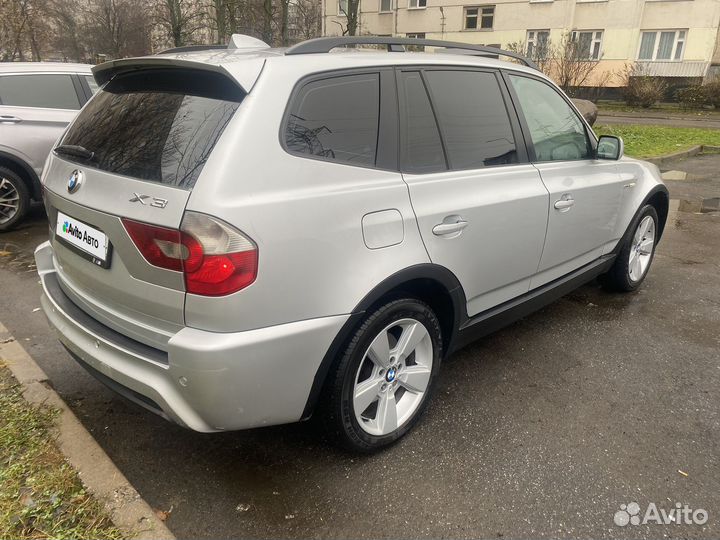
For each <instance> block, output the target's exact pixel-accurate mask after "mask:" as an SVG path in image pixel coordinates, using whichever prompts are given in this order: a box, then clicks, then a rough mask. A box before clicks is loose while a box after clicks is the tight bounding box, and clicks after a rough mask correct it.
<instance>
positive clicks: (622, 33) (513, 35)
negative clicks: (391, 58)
mask: <svg viewBox="0 0 720 540" xmlns="http://www.w3.org/2000/svg"><path fill="white" fill-rule="evenodd" d="M463 2H466V3H463ZM322 10H323V29H322V30H323V35H341V34H342V33H343V29H344V28H345V27H344V25H345V24H346V18H345V16H344V13H345V12H346V11H347V0H323V6H322ZM358 20H359V30H358V32H357V33H358V34H372V35H386V36H390V35H392V36H408V37H426V38H428V39H445V40H451V41H462V42H466V43H477V44H484V45H494V46H501V47H507V46H508V44H511V43H522V44H523V46H524V47H525V49H526V53H527V54H528V55H533V54H538V53H540V54H542V51H543V50H546V49H547V48H548V47H547V44H548V43H552V44H558V43H560V42H561V40H562V38H563V36H564V35H570V36H572V38H573V39H576V40H578V41H579V43H580V46H581V47H580V48H581V50H582V51H583V54H585V55H587V58H588V59H591V60H597V61H599V65H598V68H597V69H596V71H595V73H594V75H593V82H591V83H590V84H603V85H605V86H610V87H612V86H618V85H620V84H622V81H621V78H620V77H618V76H617V74H618V73H620V72H622V71H623V69H624V67H625V66H626V65H627V64H629V63H633V62H640V63H641V64H642V65H643V67H644V71H645V72H646V73H647V74H650V75H655V76H660V77H668V78H674V79H677V80H678V82H680V80H684V81H697V80H699V79H701V78H704V77H712V76H715V75H720V32H719V29H720V0H495V1H493V2H490V1H488V2H482V1H481V2H479V3H478V2H477V1H476V0H360V9H359V17H358Z"/></svg>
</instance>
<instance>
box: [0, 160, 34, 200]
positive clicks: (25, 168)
mask: <svg viewBox="0 0 720 540" xmlns="http://www.w3.org/2000/svg"><path fill="white" fill-rule="evenodd" d="M0 159H6V160H8V161H11V162H13V163H14V164H15V165H16V166H17V167H19V168H20V169H22V171H23V172H24V173H25V174H26V175H27V177H28V178H29V179H30V185H28V190H29V191H30V195H31V196H32V198H33V199H34V200H36V201H39V200H40V199H42V192H41V186H40V178H38V175H37V174H36V173H35V170H34V169H33V168H32V167H31V166H30V165H28V164H27V163H26V162H25V160H23V159H21V158H19V157H17V156H16V155H14V154H11V153H9V152H5V151H2V150H0Z"/></svg>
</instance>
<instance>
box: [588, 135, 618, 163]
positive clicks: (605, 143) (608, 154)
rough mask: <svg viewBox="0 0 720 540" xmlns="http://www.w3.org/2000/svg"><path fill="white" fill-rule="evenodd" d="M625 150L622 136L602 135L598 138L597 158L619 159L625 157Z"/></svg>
mask: <svg viewBox="0 0 720 540" xmlns="http://www.w3.org/2000/svg"><path fill="white" fill-rule="evenodd" d="M624 152H625V143H623V140H622V137H616V136H615V135H602V136H601V137H600V139H599V140H598V145H597V152H596V153H595V156H596V157H597V159H610V160H618V159H620V158H621V157H623V153H624Z"/></svg>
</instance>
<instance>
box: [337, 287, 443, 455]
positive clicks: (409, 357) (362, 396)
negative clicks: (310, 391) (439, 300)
mask: <svg viewBox="0 0 720 540" xmlns="http://www.w3.org/2000/svg"><path fill="white" fill-rule="evenodd" d="M418 325H419V326H418ZM383 336H384V337H383ZM383 343H385V344H386V346H385V345H383ZM403 343H405V344H407V347H402V345H403ZM401 348H405V351H404V353H405V354H398V353H399V352H400V351H399V349H401ZM383 351H384V352H383ZM409 351H411V352H409ZM379 357H382V359H381V360H380V359H378V358H379ZM441 358H442V336H441V331H440V323H439V321H438V319H437V316H436V315H435V313H434V312H433V311H432V309H430V307H429V306H428V305H427V304H425V303H423V302H421V301H419V300H416V299H412V298H403V299H399V300H393V301H391V302H388V303H386V304H385V305H383V306H382V307H380V308H379V309H377V310H376V311H374V312H372V313H371V314H370V315H369V316H368V317H367V318H366V319H365V320H364V321H363V323H362V325H361V326H360V328H358V330H357V331H356V332H355V333H354V335H353V336H352V338H351V339H350V342H349V344H348V346H347V348H346V349H345V351H344V353H343V354H342V356H341V357H340V359H339V361H338V362H337V363H336V365H335V366H334V368H333V370H332V371H331V373H330V378H329V384H328V386H326V392H325V396H324V397H325V403H324V407H323V408H324V409H325V410H324V411H323V413H324V419H325V427H326V429H327V430H328V431H329V432H330V434H331V435H332V436H333V439H334V441H335V442H337V443H339V444H340V445H342V446H344V447H345V448H347V449H349V450H351V451H354V452H363V453H370V452H374V451H377V450H379V449H381V448H383V447H386V446H388V445H390V444H392V443H394V442H395V441H397V440H398V439H400V438H401V437H403V436H404V435H405V434H406V433H407V432H408V431H410V430H411V429H412V427H413V426H414V425H415V424H416V423H417V421H418V420H419V418H420V417H421V416H422V413H423V412H424V410H425V408H426V407H427V404H428V402H429V400H430V396H431V394H432V390H433V388H434V386H435V381H436V379H437V374H438V372H439V370H440V361H441ZM366 377H367V378H366ZM425 381H426V385H425V386H424V388H423V385H424V384H425ZM413 385H414V386H413ZM410 389H412V391H411V390H410ZM356 396H357V399H356ZM366 403H367V406H366ZM392 407H394V409H393V408H392ZM360 408H362V409H363V410H358V409H360ZM373 409H374V411H373ZM393 411H394V413H393ZM373 412H374V414H373ZM393 417H394V418H395V423H394V424H393Z"/></svg>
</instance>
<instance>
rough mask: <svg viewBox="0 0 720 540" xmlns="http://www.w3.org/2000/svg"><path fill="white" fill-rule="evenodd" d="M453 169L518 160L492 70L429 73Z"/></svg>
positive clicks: (431, 88)
mask: <svg viewBox="0 0 720 540" xmlns="http://www.w3.org/2000/svg"><path fill="white" fill-rule="evenodd" d="M426 75H427V80H428V85H429V86H430V93H431V94H432V98H433V103H434V105H435V112H436V113H437V116H438V122H439V123H440V126H441V128H442V131H443V136H444V137H445V147H446V150H447V153H448V160H449V161H450V167H451V168H452V169H478V168H480V167H488V166H492V165H504V164H507V163H516V162H517V152H516V148H515V139H514V138H513V134H512V129H511V127H510V119H509V118H508V114H507V110H506V109H505V103H504V101H503V97H502V94H501V93H500V87H499V86H498V82H497V79H496V78H495V75H494V74H493V73H483V72H478V71H428V72H427V73H426Z"/></svg>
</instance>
